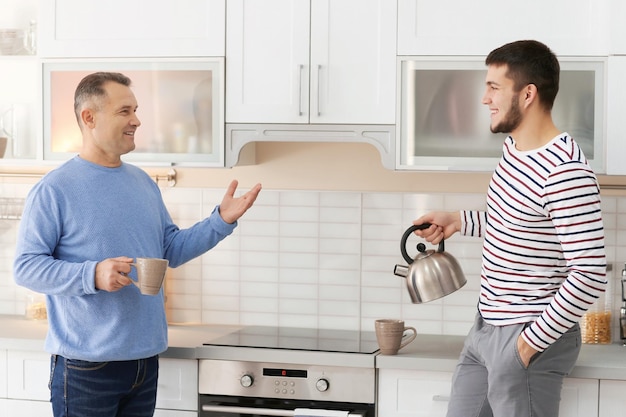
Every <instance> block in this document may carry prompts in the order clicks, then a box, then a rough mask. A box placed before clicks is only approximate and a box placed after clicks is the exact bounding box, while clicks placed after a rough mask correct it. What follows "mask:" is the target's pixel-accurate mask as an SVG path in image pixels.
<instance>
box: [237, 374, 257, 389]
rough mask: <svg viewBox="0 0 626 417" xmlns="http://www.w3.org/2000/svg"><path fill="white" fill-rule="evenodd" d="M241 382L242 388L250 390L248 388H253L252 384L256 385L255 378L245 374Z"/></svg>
mask: <svg viewBox="0 0 626 417" xmlns="http://www.w3.org/2000/svg"><path fill="white" fill-rule="evenodd" d="M239 382H240V383H241V386H242V387H244V388H248V387H251V386H252V384H253V383H254V378H252V375H249V374H245V375H243V376H242V377H241V379H240V380H239Z"/></svg>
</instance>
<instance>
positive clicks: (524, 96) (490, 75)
mask: <svg viewBox="0 0 626 417" xmlns="http://www.w3.org/2000/svg"><path fill="white" fill-rule="evenodd" d="M486 65H487V77H486V91H485V94H484V97H483V100H482V102H483V104H485V105H487V106H488V107H489V112H490V114H491V131H492V132H494V133H508V134H509V136H508V137H507V138H506V140H505V142H504V146H503V155H502V158H501V160H500V163H499V164H498V166H497V168H496V170H495V172H494V174H493V176H492V179H491V182H490V184H489V189H488V191H487V210H486V211H484V212H479V211H469V210H463V211H460V212H452V213H447V212H435V213H429V214H427V215H425V216H422V217H420V218H419V219H417V220H415V221H414V223H415V224H422V223H425V222H428V223H432V224H433V225H432V226H431V227H429V228H428V229H425V230H423V231H416V232H415V233H416V234H418V235H420V236H422V237H424V238H425V239H426V240H427V241H429V242H432V243H438V242H439V241H441V239H443V238H448V237H450V236H451V235H452V234H454V233H455V232H460V233H461V234H463V235H471V236H477V237H482V238H484V243H483V252H482V268H481V289H480V295H479V303H478V314H477V316H476V320H475V323H474V326H473V327H472V329H471V330H470V333H469V335H468V336H467V338H466V341H465V345H464V348H463V351H462V352H461V356H460V359H459V364H458V365H457V368H456V371H455V374H454V379H453V385H452V398H451V401H450V405H449V408H448V417H470V416H480V417H487V416H495V417H522V416H523V417H530V416H532V417H554V416H556V415H558V410H559V402H560V392H561V386H562V382H563V377H565V376H566V375H567V374H568V373H569V372H570V371H571V369H572V368H573V366H574V364H575V362H576V359H577V357H578V353H579V351H580V344H581V338H580V328H579V325H578V321H579V320H580V318H581V316H582V315H583V314H584V313H585V311H586V310H587V309H588V308H589V306H590V305H591V304H592V303H593V302H594V301H595V300H596V299H597V298H598V296H599V294H601V293H602V291H604V288H605V285H606V278H605V273H606V258H605V250H604V231H603V225H602V213H601V209H600V192H599V188H598V184H597V181H596V178H595V175H594V173H593V171H592V170H591V168H590V167H589V165H588V163H587V160H586V159H585V156H584V155H583V152H582V151H581V149H580V148H579V147H578V145H577V144H576V142H575V141H574V139H573V138H572V137H570V136H569V135H568V134H567V133H565V132H561V131H560V130H559V129H558V128H557V127H556V126H555V125H554V123H553V121H552V116H551V110H552V105H553V103H554V99H555V97H556V94H557V92H558V89H559V72H560V68H559V63H558V60H557V58H556V56H555V55H554V54H553V53H552V51H550V49H549V48H548V47H546V46H545V45H543V44H542V43H540V42H536V41H531V40H528V41H518V42H512V43H509V44H506V45H504V46H502V47H500V48H497V49H495V50H494V51H492V52H491V53H490V54H489V56H488V57H487V59H486Z"/></svg>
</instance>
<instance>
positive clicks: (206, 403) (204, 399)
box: [199, 394, 375, 417]
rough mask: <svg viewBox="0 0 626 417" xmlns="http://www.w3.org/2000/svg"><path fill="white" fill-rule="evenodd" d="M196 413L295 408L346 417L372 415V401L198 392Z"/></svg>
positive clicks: (253, 413)
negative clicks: (349, 401)
mask: <svg viewBox="0 0 626 417" xmlns="http://www.w3.org/2000/svg"><path fill="white" fill-rule="evenodd" d="M199 401H200V403H199V410H200V414H199V416H200V417H266V416H288V417H295V416H297V414H296V410H297V409H303V408H304V409H310V410H319V411H320V412H321V411H322V410H337V411H347V412H348V416H349V417H375V406H374V404H354V403H338V402H324V401H304V400H280V399H273V398H252V397H230V396H219V395H203V394H200V396H199Z"/></svg>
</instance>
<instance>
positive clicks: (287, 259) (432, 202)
mask: <svg viewBox="0 0 626 417" xmlns="http://www.w3.org/2000/svg"><path fill="white" fill-rule="evenodd" d="M29 188H30V186H28V185H10V184H0V196H2V197H24V196H25V195H26V194H27V192H28V189H29ZM162 192H163V198H164V200H165V202H166V205H167V206H168V209H169V210H170V214H171V215H172V218H173V219H174V221H175V222H176V223H177V224H178V225H179V226H181V227H187V226H189V225H191V224H193V223H195V222H197V221H199V220H201V219H202V218H203V217H206V216H208V215H209V214H210V213H211V211H212V210H213V208H214V207H215V205H217V204H219V202H220V201H221V199H222V196H223V193H224V190H223V189H197V188H166V189H163V190H162ZM484 198H485V197H484V195H479V194H444V193H378V192H377V193H368V192H364V193H359V192H327V191H311V192H308V191H282V190H263V191H262V192H261V194H260V195H259V198H258V199H257V201H256V203H255V205H254V207H252V208H251V209H250V210H249V211H248V212H247V213H246V215H245V216H244V217H243V218H242V219H241V220H240V221H239V227H238V228H237V229H235V231H234V233H233V234H232V235H231V236H229V237H227V238H226V239H225V240H224V241H222V242H220V243H219V244H218V245H217V246H216V247H215V248H213V249H212V250H211V251H209V252H208V253H206V254H205V255H203V256H201V257H199V258H197V259H195V260H192V261H191V262H189V263H188V264H186V265H183V266H181V267H179V268H176V269H171V270H170V271H169V272H168V277H167V292H168V301H167V309H168V317H169V318H170V320H171V321H172V322H203V323H216V324H241V325H254V324H257V325H280V326H299V327H322V328H330V329H358V328H362V329H366V330H373V323H374V320H375V319H377V318H382V317H388V318H402V319H404V320H405V321H406V322H407V324H408V325H411V326H414V327H416V329H417V331H418V333H422V334H425V333H431V334H465V333H466V332H467V330H468V329H469V327H470V326H471V324H472V322H473V318H474V314H475V311H476V302H477V297H478V291H479V288H480V278H479V273H480V258H481V243H482V242H481V240H480V239H474V238H469V237H463V236H459V235H455V236H453V237H452V238H450V239H449V240H447V241H446V242H445V247H446V250H447V251H449V252H450V253H452V254H453V255H454V256H455V257H456V258H457V260H459V262H460V263H461V265H462V267H463V269H464V270H465V273H466V277H467V280H468V282H467V284H466V286H465V287H463V288H462V289H461V290H459V291H457V292H455V293H453V294H450V295H449V296H447V297H445V298H443V299H440V300H436V301H433V302H430V303H427V304H412V303H411V301H410V298H409V295H408V292H407V290H406V288H405V280H404V279H403V278H401V277H398V276H395V275H394V274H393V272H392V271H393V267H394V265H395V264H405V261H404V260H403V259H402V256H401V254H400V238H401V237H402V234H403V233H404V231H405V230H406V229H407V228H408V227H409V226H410V225H411V222H412V220H414V219H415V218H417V217H419V216H421V215H423V214H425V213H427V212H429V211H431V210H459V209H460V208H470V209H483V208H484V205H485V203H484ZM602 207H603V212H604V223H605V230H606V247H607V256H608V259H609V262H611V263H613V264H614V271H613V272H612V273H611V278H612V287H611V290H610V291H611V292H612V294H611V295H610V297H611V298H612V300H613V309H614V311H618V309H619V304H620V302H621V301H620V298H621V293H617V291H618V290H619V289H620V285H619V279H620V278H621V269H622V268H623V266H624V264H623V261H622V260H626V214H623V213H626V198H625V197H603V201H602ZM18 224H19V222H18V221H16V220H1V219H0V314H23V309H24V298H25V295H26V290H24V289H23V288H20V287H17V286H16V285H15V283H14V282H13V279H12V275H11V265H12V261H13V256H14V247H15V238H16V234H17V227H18ZM415 239H416V238H415ZM411 242H412V243H411V244H413V243H417V240H415V241H414V242H413V241H411ZM409 253H411V251H410V247H409ZM616 260H617V261H616ZM614 321H615V322H616V320H614ZM614 330H615V332H617V326H616V325H615V326H614ZM615 332H614V333H615ZM614 338H615V337H614Z"/></svg>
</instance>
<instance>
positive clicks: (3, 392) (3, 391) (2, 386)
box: [0, 349, 9, 415]
mask: <svg viewBox="0 0 626 417" xmlns="http://www.w3.org/2000/svg"><path fill="white" fill-rule="evenodd" d="M8 379H9V378H8V374H7V351H6V350H4V349H0V398H6V396H7V386H8V382H9V381H8ZM3 415H4V414H3Z"/></svg>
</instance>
